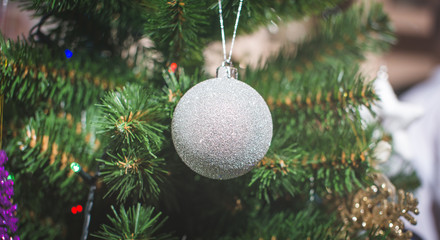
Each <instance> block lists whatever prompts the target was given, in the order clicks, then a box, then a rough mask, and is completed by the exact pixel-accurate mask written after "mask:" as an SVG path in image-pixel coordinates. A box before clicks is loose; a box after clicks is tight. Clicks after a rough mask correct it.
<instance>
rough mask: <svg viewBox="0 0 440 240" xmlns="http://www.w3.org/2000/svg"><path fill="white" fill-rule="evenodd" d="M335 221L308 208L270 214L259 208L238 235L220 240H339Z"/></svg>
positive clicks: (332, 217)
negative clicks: (258, 211)
mask: <svg viewBox="0 0 440 240" xmlns="http://www.w3.org/2000/svg"><path fill="white" fill-rule="evenodd" d="M311 206H314V205H311ZM315 207H316V206H315ZM336 220H337V219H336V218H335V216H334V215H328V214H327V213H326V212H324V211H322V210H319V209H316V208H315V209H314V208H312V207H310V206H309V207H306V208H305V209H303V210H301V211H299V212H290V211H282V212H276V213H272V212H270V211H269V210H268V209H263V210H262V211H260V213H259V214H257V215H256V216H251V217H248V220H247V223H248V225H247V226H246V227H245V229H242V231H240V232H241V233H240V234H239V235H238V236H229V237H223V238H221V239H223V240H229V239H236V240H240V239H243V240H245V239H341V238H343V234H342V233H341V232H340V230H341V226H340V224H338V223H337V222H336Z"/></svg>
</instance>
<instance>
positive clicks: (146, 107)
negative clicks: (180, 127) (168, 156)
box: [98, 85, 167, 157]
mask: <svg viewBox="0 0 440 240" xmlns="http://www.w3.org/2000/svg"><path fill="white" fill-rule="evenodd" d="M161 107H162V103H161V102H160V99H159V98H158V97H156V96H154V95H153V94H152V93H151V90H149V89H144V88H142V87H140V86H139V85H127V86H125V87H124V88H122V89H118V91H113V92H109V93H107V94H106V95H105V96H104V98H103V99H102V104H100V105H99V108H100V110H101V111H102V114H101V116H102V118H101V120H100V121H99V123H98V127H99V128H100V129H101V130H100V133H106V134H107V135H108V137H109V139H111V143H110V144H111V145H112V146H114V147H115V149H116V151H117V150H118V149H120V148H121V147H130V146H133V148H135V147H137V146H142V147H144V148H145V149H146V150H148V152H149V154H150V155H151V156H153V157H155V152H157V151H158V150H160V149H161V145H162V144H163V142H164V140H165V139H164V135H163V131H164V130H165V129H167V126H165V125H164V120H165V118H166V116H165V115H164V114H163V112H162V111H161Z"/></svg>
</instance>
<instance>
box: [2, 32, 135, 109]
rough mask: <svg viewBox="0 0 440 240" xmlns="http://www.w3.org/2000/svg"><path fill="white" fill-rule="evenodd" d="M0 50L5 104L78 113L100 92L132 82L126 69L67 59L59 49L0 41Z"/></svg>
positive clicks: (78, 57)
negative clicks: (41, 105) (45, 106)
mask: <svg viewBox="0 0 440 240" xmlns="http://www.w3.org/2000/svg"><path fill="white" fill-rule="evenodd" d="M0 48H1V49H2V52H1V53H0V64H1V65H0V69H1V77H2V78H4V79H5V81H4V84H3V85H2V86H1V89H0V91H1V92H3V93H4V94H5V101H6V102H8V101H15V100H18V101H22V102H27V103H32V104H34V105H36V104H38V103H40V102H41V101H46V102H47V101H51V102H52V103H53V104H55V105H58V104H60V103H61V102H63V103H64V108H67V109H70V110H71V111H72V110H73V109H76V111H77V112H78V111H81V110H82V109H85V108H87V107H88V106H89V105H90V104H92V103H94V102H96V100H97V99H98V98H99V96H101V95H102V93H103V90H104V89H109V88H110V89H112V88H114V87H115V86H116V85H122V83H123V82H126V81H127V80H128V81H134V79H135V77H134V75H133V73H131V72H129V71H128V68H127V67H125V68H124V67H123V66H121V65H118V64H117V63H116V65H113V63H112V64H111V65H110V66H111V67H110V66H109V64H110V60H109V59H108V60H105V59H103V60H96V61H95V60H90V59H87V58H86V55H83V56H81V53H75V57H74V58H73V59H72V58H71V59H67V58H65V57H63V54H64V51H63V50H61V49H54V50H50V49H48V48H46V47H37V46H34V45H32V44H30V43H28V42H24V41H17V42H12V41H5V40H4V39H3V38H1V37H0ZM86 59H87V60H86ZM92 62H93V64H92ZM6 104H7V103H6ZM72 108H73V109H72Z"/></svg>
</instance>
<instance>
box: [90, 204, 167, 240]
mask: <svg viewBox="0 0 440 240" xmlns="http://www.w3.org/2000/svg"><path fill="white" fill-rule="evenodd" d="M154 210H155V209H154V208H153V207H147V208H146V207H143V206H141V204H140V203H138V204H137V205H136V207H134V206H133V207H130V208H129V209H128V211H127V210H125V208H124V207H123V206H122V205H121V206H120V208H119V212H116V210H115V208H114V207H113V206H112V211H113V215H114V217H113V216H110V215H107V218H108V219H109V221H110V223H111V225H102V226H101V230H100V231H99V232H98V233H96V234H93V235H94V236H95V237H98V238H100V239H107V240H120V239H127V240H128V239H132V240H134V239H157V240H162V239H174V237H172V236H171V235H170V234H161V233H156V232H157V231H158V229H159V228H160V227H161V225H163V224H164V222H165V221H166V219H167V218H162V217H161V215H162V213H160V212H159V213H154ZM161 218H162V219H161Z"/></svg>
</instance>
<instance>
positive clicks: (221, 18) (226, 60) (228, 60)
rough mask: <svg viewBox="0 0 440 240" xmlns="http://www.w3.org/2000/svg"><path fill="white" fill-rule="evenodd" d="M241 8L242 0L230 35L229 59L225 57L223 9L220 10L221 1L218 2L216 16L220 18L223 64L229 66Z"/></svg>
mask: <svg viewBox="0 0 440 240" xmlns="http://www.w3.org/2000/svg"><path fill="white" fill-rule="evenodd" d="M242 6H243V0H240V4H239V5H238V11H237V18H236V19H235V25H234V33H233V34H232V41H231V49H230V51H229V57H227V56H226V40H225V26H224V25H223V9H222V0H218V14H219V18H220V29H221V34H222V46H223V64H222V66H224V65H225V64H230V63H231V58H232V49H233V48H234V43H235V37H236V36H237V27H238V21H239V19H240V12H241V8H242Z"/></svg>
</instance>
